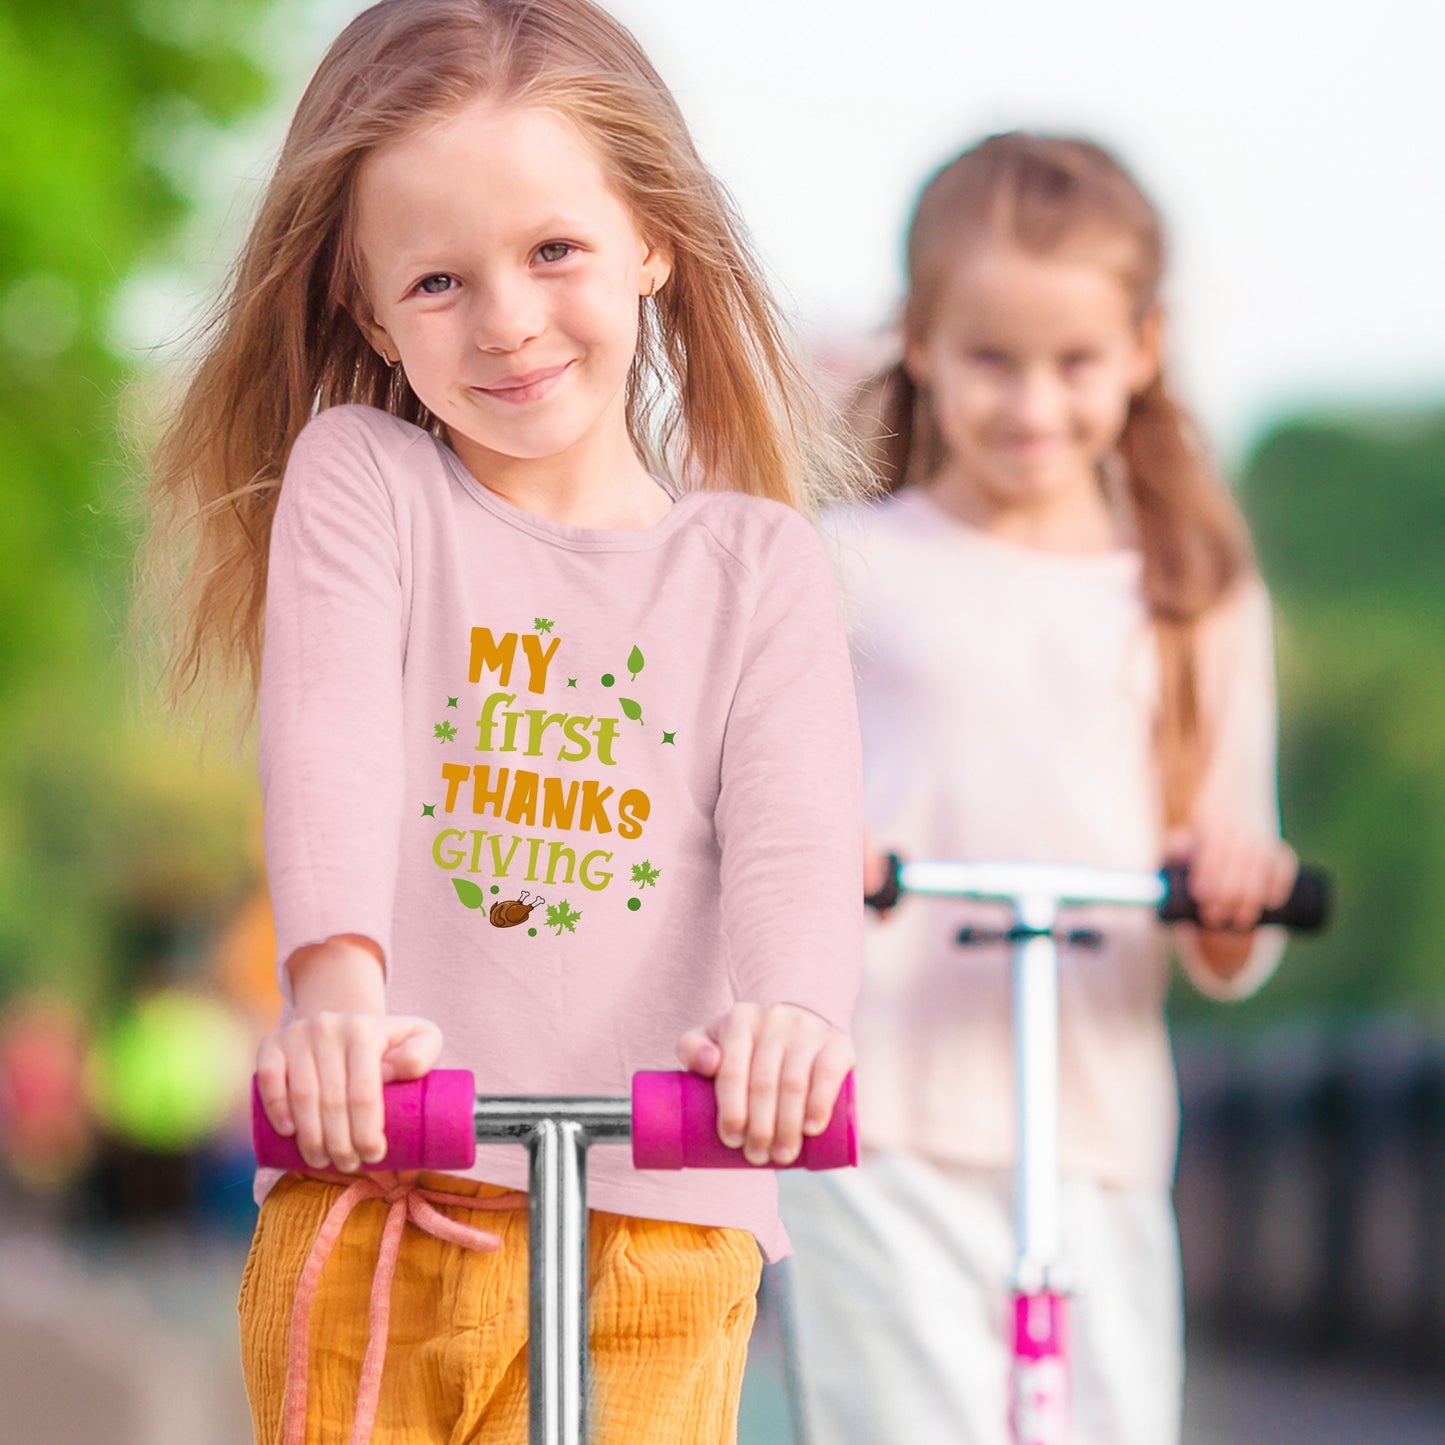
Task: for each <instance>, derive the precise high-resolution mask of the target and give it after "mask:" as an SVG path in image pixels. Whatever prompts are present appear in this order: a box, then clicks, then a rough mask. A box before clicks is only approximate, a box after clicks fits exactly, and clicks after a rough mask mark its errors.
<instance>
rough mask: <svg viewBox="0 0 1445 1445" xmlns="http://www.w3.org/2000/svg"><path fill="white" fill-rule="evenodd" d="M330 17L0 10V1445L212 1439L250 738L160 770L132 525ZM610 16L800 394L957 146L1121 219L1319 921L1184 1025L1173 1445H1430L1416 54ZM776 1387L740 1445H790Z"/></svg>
mask: <svg viewBox="0 0 1445 1445" xmlns="http://www.w3.org/2000/svg"><path fill="white" fill-rule="evenodd" d="M359 8H361V7H360V6H359V5H358V4H355V3H352V0H109V3H106V4H98V3H83V0H69V3H61V4H59V5H56V4H41V3H38V0H4V3H3V4H0V174H3V177H4V183H3V184H0V485H3V502H4V505H3V509H0V1445H11V1442H14V1445H31V1442H37V1445H38V1442H41V1441H50V1440H57V1439H60V1440H64V1439H80V1438H91V1439H105V1440H108V1441H114V1442H116V1445H169V1442H171V1441H172V1440H177V1441H178V1440H181V1439H183V1438H184V1439H185V1440H186V1442H187V1445H208V1442H212V1445H222V1442H226V1445H229V1442H232V1441H241V1440H245V1439H248V1438H249V1434H248V1426H247V1423H246V1417H245V1411H244V1402H243V1400H242V1397H241V1389H240V1383H239V1367H238V1366H237V1365H236V1363H235V1358H234V1348H235V1346H234V1325H233V1323H232V1321H233V1308H232V1303H233V1299H234V1292H235V1287H236V1284H237V1281H238V1279H239V1272H240V1266H241V1260H242V1258H243V1254H244V1245H245V1240H246V1236H247V1231H248V1230H249V1226H250V1221H251V1218H252V1211H251V1205H250V1187H249V1175H248V1170H247V1164H246V1144H245V1136H244V1128H243V1123H244V1121H243V1120H242V1119H241V1116H240V1112H239V1110H240V1106H241V1104H242V1102H243V1095H242V1089H243V1086H244V1082H245V1075H246V1073H247V1072H248V1070H249V1054H250V1049H251V1045H252V1042H253V1041H254V1039H255V1037H256V1036H257V1034H258V1032H259V1031H260V1030H262V1029H264V1028H265V1027H267V1025H268V1023H269V1020H270V1018H271V1016H272V1014H273V1013H274V1007H275V1000H274V998H273V996H272V994H271V992H270V983H269V979H270V969H271V962H272V960H271V951H272V947H273V943H272V939H271V936H270V933H269V920H268V917H267V914H266V907H265V899H264V891H263V884H262V876H261V865H260V857H259V847H258V843H257V834H258V831H259V830H258V804H257V799H256V793H255V786H254V764H253V761H252V755H253V746H254V744H253V740H248V739H233V738H231V737H229V736H227V735H224V734H223V733H221V732H220V731H219V730H217V731H214V732H212V733H211V734H210V735H207V736H204V737H196V736H194V735H188V734H186V733H185V732H184V731H182V732H177V731H175V730H173V729H172V730H167V728H166V726H165V723H164V719H163V718H162V716H161V713H160V709H159V707H158V705H157V703H156V700H155V695H154V672H153V661H154V660H153V659H150V658H146V657H144V656H137V655H136V654H135V652H134V649H133V648H132V647H131V645H130V642H129V639H128V637H127V632H126V615H127V608H128V598H129V593H130V585H131V569H132V565H133V557H134V549H135V542H136V538H137V536H138V530H139V526H140V523H139V520H138V517H137V514H136V512H135V510H134V507H133V505H132V501H133V498H134V494H135V484H136V479H137V477H138V475H139V473H140V468H141V466H142V463H141V461H140V455H141V453H142V452H143V448H144V445H145V440H146V428H147V417H148V416H150V415H152V414H153V413H154V408H155V405H156V404H157V400H158V398H160V397H161V396H163V394H164V388H165V387H166V386H167V385H168V384H169V383H170V382H171V381H172V380H173V379H174V375H175V374H176V370H177V366H178V364H179V357H180V352H179V350H178V349H177V347H176V345H175V343H176V341H177V339H178V338H180V337H182V336H183V334H184V333H185V332H186V330H187V328H188V327H190V326H192V325H193V324H194V323H195V321H196V320H197V319H198V317H199V316H200V315H201V313H202V311H203V309H204V305H205V302H206V300H207V299H208V298H209V297H210V296H212V295H213V294H214V292H215V291H216V289H217V288H218V287H219V285H220V284H221V282H222V280H223V278H224V275H225V272H226V268H227V266H228V264H229V260H230V257H231V254H232V252H233V250H234V247H235V245H236V243H237V241H238V240H239V238H240V235H241V233H242V231H243V230H244V227H245V225H246V222H247V220H248V217H249V214H250V210H251V207H252V205H253V204H254V201H255V198H256V195H257V192H258V187H259V184H260V182H261V180H262V179H263V177H264V175H265V173H266V170H267V167H268V164H269V161H270V159H271V157H272V156H273V155H274V152H275V149H276V147H277V146H278V145H279V142H280V137H281V135H282V132H283V129H284V125H285V120H286V117H287V115H288V114H289V109H290V107H291V105H292V104H294V101H295V98H296V96H297V95H298V94H299V90H300V87H301V85H302V84H303V83H304V81H305V78H306V76H307V75H308V74H309V72H310V70H311V68H312V67H313V66H314V64H315V62H316V60H317V59H318V58H319V56H320V54H321V51H322V50H323V49H324V47H325V45H326V43H327V42H328V41H329V39H330V38H331V36H332V35H334V33H335V32H336V31H337V30H338V29H339V28H340V26H341V25H342V24H344V22H345V21H346V20H347V19H348V18H349V17H350V16H351V15H352V14H354V13H355V12H356V11H357V10H358V9H359ZM612 8H613V10H614V12H615V13H617V14H618V15H619V16H620V17H621V18H622V19H623V20H624V21H626V22H627V23H628V24H629V25H631V26H632V27H633V29H634V30H635V31H636V33H637V34H638V35H639V37H640V38H641V39H642V41H643V43H644V45H645V46H646V47H647V48H648V50H649V52H650V53H651V54H652V56H653V58H654V59H655V60H656V62H657V64H658V66H659V68H660V69H661V71H662V73H663V75H664V76H665V77H666V78H667V79H668V80H669V82H670V83H671V84H672V85H673V87H674V89H675V91H676V93H677V95H678V98H679V100H680V102H681V104H682V106H683V109H684V111H685V112H686V114H687V115H688V117H689V119H690V120H691V122H692V124H693V127H694V131H695V134H696V135H697V138H698V140H699V144H700V146H701V148H702V150H703V152H704V155H705V156H706V157H707V158H708V159H709V161H710V162H711V163H712V164H713V166H714V168H715V169H716V170H717V171H718V172H719V173H720V174H721V175H722V177H723V178H724V180H725V181H726V182H727V183H728V185H729V186H730V188H731V189H732V190H733V191H734V193H735V194H736V196H737V198H738V201H739V204H740V206H741V209H742V210H743V212H744V214H745V215H746V216H747V217H748V219H749V221H750V223H751V224H752V227H753V229H754V231H755V233H756V235H757V237H758V239H759V241H760V243H761V247H762V250H763V252H764V255H765V256H766V258H767V260H768V263H769V265H770V267H771V269H772V271H773V274H774V277H775V279H776V280H777V282H778V284H779V285H780V287H781V288H782V289H783V290H784V292H785V293H786V294H787V295H788V296H790V297H791V298H792V301H793V305H794V309H795V311H796V314H797V316H798V321H799V325H800V327H801V328H802V329H803V331H804V332H805V334H806V335H807V337H808V338H809V340H810V341H811V343H812V345H813V348H814V351H815V354H817V355H818V356H819V358H820V360H821V361H822V362H823V363H824V364H825V365H832V366H834V367H835V368H838V367H844V368H846V367H848V366H851V365H853V364H855V363H856V360H857V358H860V357H868V356H870V355H872V354H874V353H875V352H876V350H877V349H878V347H879V346H880V345H882V344H884V343H883V342H882V341H880V337H881V336H883V335H884V334H885V333H886V328H887V326H888V324H889V322H890V320H891V317H892V313H893V309H894V307H895V306H896V304H897V300H898V297H899V293H900V288H901V275H902V272H901V264H900V241H901V230H902V226H903V224H904V220H905V217H906V215H907V214H908V211H909V209H910V207H911V204H912V201H913V198H914V196H915V195H916V193H917V190H918V188H919V187H920V185H921V183H922V181H923V179H924V178H925V176H926V175H927V174H928V173H929V171H930V170H931V169H932V168H933V167H935V166H936V165H938V164H940V163H942V162H943V161H944V160H946V159H948V158H949V157H950V156H951V155H952V154H954V153H955V152H956V151H958V150H959V149H961V148H962V147H963V146H964V145H966V144H968V143H969V142H971V141H973V140H975V139H977V138H978V137H979V136H981V135H983V134H985V133H987V132H988V131H991V130H997V129H1003V128H1008V127H1010V126H1015V125H1021V126H1028V127H1031V128H1042V129H1049V128H1054V129H1062V130H1070V131H1083V132H1086V133H1089V134H1092V135H1094V136H1096V137H1097V138H1099V139H1101V140H1103V141H1105V142H1106V143H1108V144H1110V145H1111V146H1113V147H1115V148H1117V149H1118V150H1119V151H1120V152H1121V153H1122V155H1123V156H1124V157H1125V158H1126V160H1127V161H1128V162H1129V163H1130V164H1131V165H1132V166H1133V167H1135V168H1136V169H1137V170H1138V172H1139V173H1140V174H1141V176H1142V177H1143V179H1144V180H1145V181H1146V183H1147V184H1148V185H1149V187H1150V188H1151V189H1152V191H1153V192H1154V194H1155V195H1156V197H1157V198H1158V200H1159V201H1160V202H1161V204H1162V206H1163V208H1164V210H1165V212H1166V214H1167V215H1168V217H1169V218H1170V220H1171V222H1172V230H1173V234H1174V240H1175V246H1174V250H1175V264H1174V270H1173V282H1172V290H1171V294H1170V298H1169V300H1170V307H1171V312H1172V317H1173V335H1172V356H1171V361H1172V364H1173V365H1174V367H1175V369H1176V372H1177V374H1178V375H1179V378H1180V382H1181V391H1182V392H1183V394H1184V395H1185V396H1187V397H1189V398H1191V399H1192V400H1193V402H1194V403H1195V405H1196V407H1197V409H1198V411H1199V413H1200V414H1201V417H1202V419H1203V421H1204V423H1205V426H1206V429H1207V430H1208V432H1209V433H1210V435H1211V437H1212V439H1213V441H1214V443H1215V445H1216V447H1217V448H1218V450H1219V452H1220V454H1221V456H1222V458H1223V459H1224V461H1225V463H1226V465H1227V467H1228V470H1229V472H1230V474H1231V476H1232V477H1233V478H1234V479H1235V480H1236V481H1237V483H1238V486H1239V490H1240V496H1241V499H1242V502H1243V504H1244V507H1245V510H1246V512H1247V514H1248V516H1249V518H1250V521H1251V523H1252V525H1253V527H1254V528H1255V532H1256V536H1257V540H1258V545H1259V550H1260V554H1261V559H1262V563H1263V567H1264V571H1265V574H1266V577H1267V578H1268V580H1269V582H1270V584H1271V586H1272V589H1273V592H1274V596H1275V600H1276V604H1277V607H1278V612H1279V623H1280V637H1279V643H1280V668H1281V683H1282V711H1283V741H1282V758H1281V767H1282V774H1281V787H1282V794H1283V797H1282V802H1283V809H1284V817H1285V821H1286V827H1287V830H1288V832H1289V833H1290V835H1291V837H1292V839H1293V840H1294V841H1295V842H1296V844H1297V846H1298V847H1299V850H1300V852H1301V853H1302V854H1303V855H1305V856H1307V857H1309V858H1311V859H1317V860H1319V861H1321V862H1323V863H1325V864H1327V865H1328V866H1329V867H1330V868H1332V869H1333V871H1334V872H1335V874H1336V877H1337V881H1338V886H1339V893H1340V899H1341V907H1340V909H1339V915H1338V919H1337V922H1336V924H1335V927H1334V929H1333V931H1332V932H1331V934H1330V935H1329V936H1328V937H1327V938H1326V939H1324V940H1322V941H1320V942H1316V943H1301V944H1296V945H1295V946H1294V947H1293V948H1292V950H1291V953H1290V956H1289V958H1288V959H1287V961H1286V964H1285V966H1284V968H1283V970H1282V971H1281V973H1280V975H1279V977H1278V978H1277V979H1276V980H1275V981H1274V982H1273V983H1272V984H1271V985H1270V986H1269V988H1268V989H1267V990H1266V991H1265V992H1264V993H1263V994H1262V995H1261V996H1260V997H1259V998H1258V999H1256V1000H1254V1001H1251V1002H1250V1003H1248V1004H1245V1005H1243V1006H1239V1007H1236V1008H1231V1009H1228V1010H1223V1009H1218V1008H1214V1007H1211V1006H1207V1005H1205V1004H1204V1003H1203V1002H1202V1001H1200V1000H1198V999H1197V998H1194V997H1192V996H1190V995H1189V994H1188V993H1187V992H1185V991H1184V990H1180V991H1179V992H1178V994H1177V997H1176V999H1175V1001H1174V1006H1173V1007H1174V1017H1175V1022H1176V1029H1177V1035H1178V1039H1179V1046H1180V1055H1181V1075H1182V1082H1183V1089H1184V1095H1185V1105H1186V1114H1185V1120H1186V1122H1185V1134H1184V1142H1183V1153H1182V1159H1181V1169H1180V1182H1179V1190H1178V1203H1179V1211H1180V1216H1181V1222H1182V1228H1183V1233H1184V1248H1185V1261H1186V1275H1187V1278H1188V1284H1189V1292H1190V1302H1191V1338H1192V1342H1193V1346H1194V1348H1193V1354H1192V1359H1193V1361H1194V1364H1193V1375H1192V1383H1191V1396H1190V1427H1189V1428H1190V1435H1189V1440H1190V1445H1217V1442H1223V1441H1233V1440H1238V1441H1264V1440H1269V1441H1272V1442H1273V1441H1284V1442H1288V1441H1292V1440H1295V1439H1300V1440H1304V1439H1306V1438H1308V1439H1309V1440H1310V1441H1311V1442H1312V1445H1329V1442H1333V1441H1337V1440H1339V1441H1343V1440H1350V1441H1356V1440H1360V1439H1371V1440H1379V1441H1385V1442H1389V1441H1396V1442H1405V1441H1415V1440H1420V1441H1423V1440H1426V1439H1430V1440H1437V1439H1440V1438H1445V1344H1442V1340H1445V1231H1442V1227H1441V1225H1442V1220H1445V957H1442V950H1441V940H1440V937H1439V933H1440V926H1441V922H1442V919H1441V908H1440V903H1439V900H1440V898H1441V897H1442V895H1445V685H1442V678H1445V625H1442V624H1445V587H1442V582H1441V574H1442V566H1445V267H1441V265H1440V263H1439V257H1440V255H1441V253H1442V248H1445V101H1442V95H1441V91H1440V88H1439V84H1438V74H1437V72H1438V63H1439V62H1438V57H1439V55H1440V54H1441V53H1442V50H1445V11H1442V10H1441V9H1440V8H1439V7H1437V6H1431V5H1427V4H1425V3H1424V0H1377V3H1375V4H1373V5H1369V6H1365V5H1361V4H1359V3H1357V0H1351V3H1347V0H1318V3H1314V4H1311V5H1305V4H1303V3H1302V0H1217V3H1214V4H1211V5H1209V6H1189V7H1181V6H1176V5H1169V4H1163V3H1154V4H1145V3H1143V0H1098V3H1096V4H1094V5H1092V6H1088V7H1081V6H1077V5H1070V4H1066V3H1065V0H1018V3H1015V4H1011V5H1008V6H969V5H966V4H963V3H961V0H897V3H895V4H892V5H888V6H875V5H865V4H863V3H861V0H857V3H852V0H832V3H829V0H786V3H777V0H730V3H728V4H726V5H724V4H720V3H711V0H695V3H688V4H683V5H679V4H676V3H666V0H616V3H614V4H613V6H612ZM770 1389H771V1385H770V1383H769V1382H768V1381H766V1380H765V1381H763V1382H761V1384H760V1385H759V1386H758V1389H757V1391H756V1392H755V1394H754V1395H753V1397H752V1399H751V1402H750V1407H749V1414H748V1417H747V1420H746V1424H745V1433H744V1440H745V1441H752V1442H754V1445H765V1442H769V1441H778V1442H780V1445H781V1442H782V1441H784V1440H786V1439H787V1435H786V1432H785V1426H784V1423H783V1418H782V1412H781V1410H780V1408H779V1407H778V1403H777V1400H776V1398H775V1396H774V1395H773V1394H770V1393H769V1392H770ZM98 1421H103V1422H104V1423H103V1424H101V1423H97V1422H98Z"/></svg>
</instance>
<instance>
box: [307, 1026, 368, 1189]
mask: <svg viewBox="0 0 1445 1445" xmlns="http://www.w3.org/2000/svg"><path fill="white" fill-rule="evenodd" d="M343 1029H344V1025H343V1023H342V1020H341V1019H340V1018H338V1017H337V1016H335V1015H333V1014H320V1015H318V1016H317V1017H316V1018H315V1019H313V1020H312V1035H313V1038H314V1040H315V1058H316V1084H317V1092H318V1094H319V1096H320V1109H321V1138H322V1150H323V1153H324V1155H325V1158H323V1159H322V1160H321V1164H320V1165H319V1166H317V1167H323V1166H324V1165H325V1163H326V1161H327V1160H328V1159H329V1160H330V1161H331V1163H333V1164H334V1165H335V1166H336V1167H337V1168H338V1169H340V1170H343V1171H350V1170H353V1169H356V1168H358V1167H359V1166H360V1164H361V1159H360V1156H359V1155H358V1154H357V1152H356V1145H355V1144H354V1143H352V1139H351V1109H350V1102H351V1101H350V1098H349V1097H348V1095H349V1089H348V1086H347V1073H348V1068H347V1056H346V1055H347V1046H346V1042H345V1040H344V1038H343ZM308 1162H310V1161H309V1160H308Z"/></svg>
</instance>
